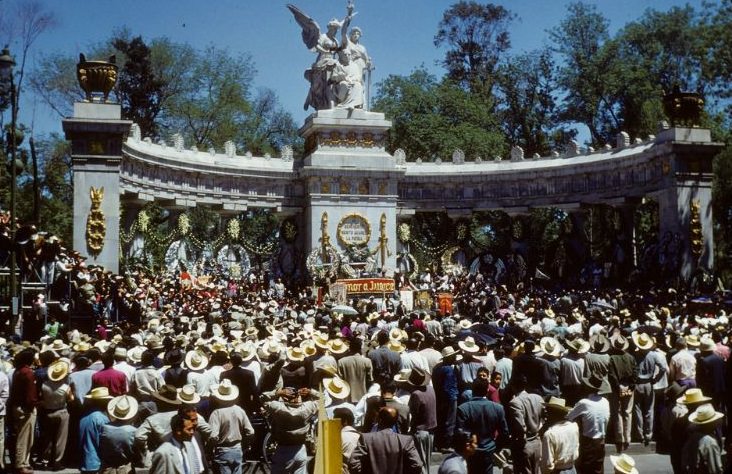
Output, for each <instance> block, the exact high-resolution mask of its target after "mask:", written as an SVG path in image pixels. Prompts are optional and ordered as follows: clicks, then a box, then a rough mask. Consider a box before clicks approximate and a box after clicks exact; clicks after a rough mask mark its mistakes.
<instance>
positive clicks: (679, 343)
mask: <svg viewBox="0 0 732 474" xmlns="http://www.w3.org/2000/svg"><path fill="white" fill-rule="evenodd" d="M674 345H675V347H676V351H677V352H676V354H674V355H673V357H671V362H670V363H669V364H668V377H669V381H670V382H671V383H673V382H677V383H678V384H679V385H681V386H682V387H687V388H694V387H696V357H694V354H692V353H691V352H690V351H689V349H688V348H687V344H686V339H684V338H683V337H679V338H678V339H677V340H676V344H674Z"/></svg>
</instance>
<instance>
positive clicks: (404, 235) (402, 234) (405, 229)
mask: <svg viewBox="0 0 732 474" xmlns="http://www.w3.org/2000/svg"><path fill="white" fill-rule="evenodd" d="M398 234H399V241H400V242H402V243H403V244H406V243H407V242H409V241H410V240H411V238H412V229H411V228H410V227H409V224H407V223H406V222H402V223H401V224H399V231H398Z"/></svg>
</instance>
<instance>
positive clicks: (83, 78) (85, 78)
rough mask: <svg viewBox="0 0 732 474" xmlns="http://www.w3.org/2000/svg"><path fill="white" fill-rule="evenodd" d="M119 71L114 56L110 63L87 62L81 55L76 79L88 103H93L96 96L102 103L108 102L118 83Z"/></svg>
mask: <svg viewBox="0 0 732 474" xmlns="http://www.w3.org/2000/svg"><path fill="white" fill-rule="evenodd" d="M117 70H118V67H117V65H116V64H115V57H114V56H111V57H110V58H109V60H108V61H87V60H86V58H85V57H84V55H83V54H80V55H79V63H78V64H77V65H76V78H77V79H78V80H79V86H80V87H81V89H82V90H83V91H84V93H85V94H86V100H87V102H92V100H93V98H94V97H95V96H97V97H98V96H100V95H101V96H102V101H103V102H107V99H108V98H109V93H110V92H111V91H112V89H114V85H115V84H116V83H117Z"/></svg>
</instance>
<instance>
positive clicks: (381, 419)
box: [376, 407, 399, 430]
mask: <svg viewBox="0 0 732 474" xmlns="http://www.w3.org/2000/svg"><path fill="white" fill-rule="evenodd" d="M398 419H399V417H398V415H397V411H396V410H395V409H394V408H391V407H381V408H379V413H378V415H377V417H376V423H377V425H378V427H379V429H380V430H383V429H386V428H391V427H392V426H394V425H396V423H397V420H398Z"/></svg>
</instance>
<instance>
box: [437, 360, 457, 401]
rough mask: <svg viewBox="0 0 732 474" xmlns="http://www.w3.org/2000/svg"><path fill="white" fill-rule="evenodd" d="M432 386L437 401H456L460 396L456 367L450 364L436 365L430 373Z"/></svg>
mask: <svg viewBox="0 0 732 474" xmlns="http://www.w3.org/2000/svg"><path fill="white" fill-rule="evenodd" d="M432 384H433V385H434V387H435V395H436V396H437V399H438V400H447V401H451V402H454V401H457V399H458V395H459V394H460V391H459V390H458V369H457V367H455V366H454V365H451V364H447V365H444V364H438V365H437V366H436V367H435V369H434V370H433V371H432Z"/></svg>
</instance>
